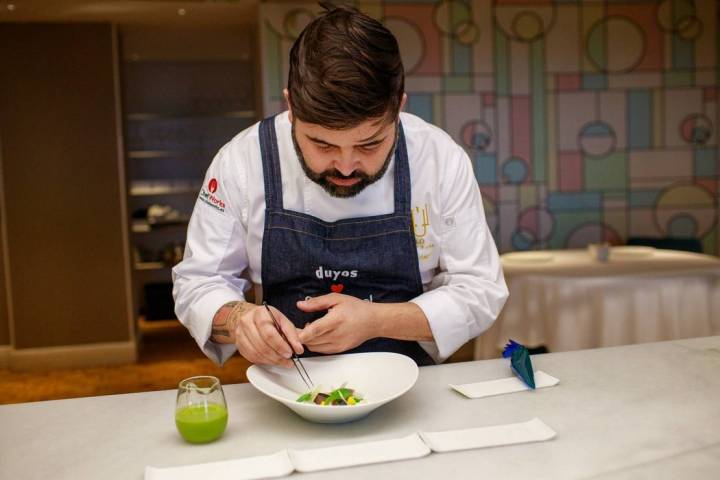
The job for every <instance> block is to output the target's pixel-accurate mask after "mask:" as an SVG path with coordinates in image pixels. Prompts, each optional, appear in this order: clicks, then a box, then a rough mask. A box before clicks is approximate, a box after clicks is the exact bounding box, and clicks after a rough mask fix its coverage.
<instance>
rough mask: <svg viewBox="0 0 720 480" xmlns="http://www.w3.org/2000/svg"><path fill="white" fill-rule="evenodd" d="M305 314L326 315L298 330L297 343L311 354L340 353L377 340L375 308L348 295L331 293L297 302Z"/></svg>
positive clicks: (370, 303)
mask: <svg viewBox="0 0 720 480" xmlns="http://www.w3.org/2000/svg"><path fill="white" fill-rule="evenodd" d="M297 306H298V308H299V309H300V310H302V311H304V312H319V311H324V310H328V313H327V314H326V315H325V316H324V317H321V318H319V319H317V320H315V321H314V322H312V323H310V324H308V325H305V328H303V329H302V330H300V335H299V337H300V341H301V342H302V343H303V344H305V345H307V347H308V348H309V349H310V350H312V351H313V352H318V353H339V352H344V351H346V350H350V349H351V348H355V347H357V346H358V345H360V344H361V343H363V342H364V341H366V340H369V339H371V338H375V337H379V336H381V335H380V332H379V330H378V323H377V321H378V319H379V316H378V315H377V313H378V312H377V309H378V305H376V304H373V303H372V302H367V301H365V300H360V299H358V298H355V297H351V296H349V295H342V294H339V293H330V294H327V295H322V296H319V297H315V298H311V299H310V300H306V301H301V302H298V303H297Z"/></svg>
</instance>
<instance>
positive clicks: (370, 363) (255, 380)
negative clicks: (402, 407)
mask: <svg viewBox="0 0 720 480" xmlns="http://www.w3.org/2000/svg"><path fill="white" fill-rule="evenodd" d="M302 363H303V365H304V366H305V369H306V370H307V371H308V374H310V377H311V378H312V380H313V382H315V385H320V386H322V391H323V392H326V393H327V392H329V391H330V390H332V389H333V388H338V387H340V385H342V384H343V383H344V382H347V388H352V389H354V390H356V391H358V392H360V393H362V395H363V401H362V402H360V403H358V404H356V405H334V406H322V405H315V404H312V403H299V402H297V401H296V400H297V398H298V397H299V396H300V395H301V394H303V393H305V392H306V391H307V390H308V388H307V387H306V386H305V384H304V383H303V382H302V380H301V379H300V375H298V372H297V370H295V369H294V368H291V369H286V368H282V367H270V366H265V365H253V366H251V367H250V368H249V369H248V370H247V377H248V380H250V383H251V384H252V385H253V386H254V387H255V388H257V389H258V390H260V391H261V392H262V393H264V394H265V395H267V396H268V397H270V398H273V399H275V400H277V401H278V402H280V403H282V404H283V405H285V406H286V407H288V408H289V409H291V410H292V411H293V412H295V413H297V414H298V415H300V416H301V417H303V418H305V419H307V420H310V421H312V422H319V423H342V422H351V421H353V420H357V419H360V418H362V417H364V416H366V415H367V414H369V413H370V412H372V411H373V410H375V409H376V408H378V407H380V406H381V405H384V404H386V403H388V402H390V401H391V400H394V399H396V398H398V397H399V396H400V395H402V394H403V393H405V392H407V391H408V390H410V389H411V388H412V386H413V385H415V381H416V380H417V377H418V367H417V365H416V364H415V362H414V361H413V360H412V359H411V358H409V357H406V356H405V355H400V354H397V353H388V352H370V353H352V354H345V355H329V356H323V357H312V358H303V359H302Z"/></svg>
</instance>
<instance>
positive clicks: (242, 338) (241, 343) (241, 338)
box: [235, 328, 261, 363]
mask: <svg viewBox="0 0 720 480" xmlns="http://www.w3.org/2000/svg"><path fill="white" fill-rule="evenodd" d="M235 346H236V347H237V349H238V352H240V355H242V356H243V357H245V359H246V360H247V361H249V362H252V363H260V360H261V356H260V354H259V353H258V351H257V350H256V349H255V347H254V346H253V344H252V343H251V342H250V341H249V340H248V338H247V336H246V335H245V331H244V330H243V329H242V328H238V329H237V330H236V331H235Z"/></svg>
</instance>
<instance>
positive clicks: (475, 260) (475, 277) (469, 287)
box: [412, 147, 508, 362]
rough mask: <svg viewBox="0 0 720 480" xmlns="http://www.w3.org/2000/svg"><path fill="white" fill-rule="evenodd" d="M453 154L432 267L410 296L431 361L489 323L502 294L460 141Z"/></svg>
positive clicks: (497, 261) (442, 188) (495, 256)
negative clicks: (423, 324)
mask: <svg viewBox="0 0 720 480" xmlns="http://www.w3.org/2000/svg"><path fill="white" fill-rule="evenodd" d="M456 155H457V156H456V157H455V158H454V159H451V160H452V161H450V162H448V165H447V167H446V172H445V173H444V174H443V175H442V178H441V186H440V197H441V198H440V202H441V211H442V218H441V219H440V220H441V221H440V224H441V225H440V227H439V228H440V232H441V233H440V259H439V268H438V272H437V274H436V275H435V276H434V277H433V279H432V281H431V282H430V284H429V285H428V286H427V289H426V291H425V292H424V293H423V294H421V295H420V296H418V297H416V298H415V299H413V300H412V302H413V303H415V304H417V305H418V306H419V307H420V308H421V309H422V310H423V312H424V313H425V316H426V317H427V319H428V322H429V324H430V329H431V330H432V333H433V341H431V342H420V345H421V346H422V347H423V348H424V349H425V350H426V351H427V352H428V353H429V354H430V355H431V356H432V357H433V358H434V360H435V361H437V362H442V361H445V360H446V359H447V358H448V357H449V356H450V355H452V354H453V353H454V352H455V351H456V350H457V349H459V348H460V347H461V346H462V345H464V344H465V343H466V342H468V341H470V340H472V339H473V338H475V337H477V336H479V335H480V334H481V333H482V332H484V331H485V330H487V329H488V328H490V326H492V324H493V322H495V319H496V318H497V316H498V315H499V314H500V311H501V310H502V307H503V305H504V304H505V301H506V300H507V296H508V290H507V286H506V285H505V279H504V276H503V272H502V267H501V264H500V257H499V255H498V252H497V248H496V246H495V242H494V241H493V238H492V235H491V234H490V230H489V228H488V225H487V221H486V219H485V212H484V209H483V204H482V199H481V197H480V190H479V188H478V185H477V182H476V180H475V176H474V175H473V171H472V165H471V163H470V159H469V158H468V156H467V154H466V153H465V152H464V151H463V150H462V149H461V148H460V147H458V151H457V154H456Z"/></svg>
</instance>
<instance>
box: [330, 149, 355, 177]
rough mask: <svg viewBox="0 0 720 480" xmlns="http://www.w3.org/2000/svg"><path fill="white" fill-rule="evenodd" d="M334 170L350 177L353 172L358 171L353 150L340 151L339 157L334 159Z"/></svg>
mask: <svg viewBox="0 0 720 480" xmlns="http://www.w3.org/2000/svg"><path fill="white" fill-rule="evenodd" d="M334 166H335V169H336V170H337V171H338V172H340V173H342V174H343V175H345V176H346V177H347V176H350V175H351V174H352V173H353V172H354V171H355V170H357V169H358V164H357V161H356V160H355V155H354V154H353V149H352V148H351V149H347V150H346V149H343V150H341V151H340V156H339V157H338V158H337V159H335V165H334Z"/></svg>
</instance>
